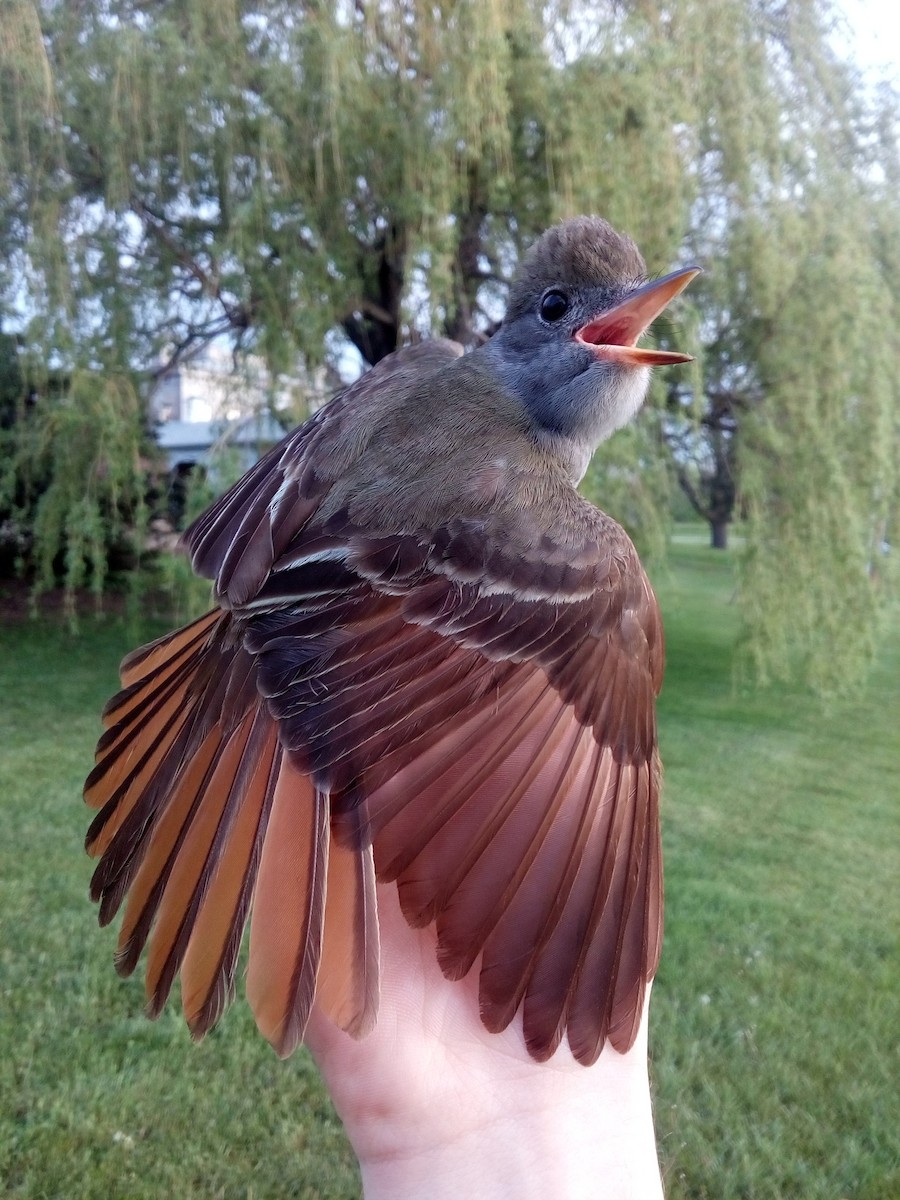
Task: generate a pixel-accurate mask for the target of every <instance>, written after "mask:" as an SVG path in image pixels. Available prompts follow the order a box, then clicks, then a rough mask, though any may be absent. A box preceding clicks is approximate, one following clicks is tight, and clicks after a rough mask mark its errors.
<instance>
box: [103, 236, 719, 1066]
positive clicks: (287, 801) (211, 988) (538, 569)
mask: <svg viewBox="0 0 900 1200" xmlns="http://www.w3.org/2000/svg"><path fill="white" fill-rule="evenodd" d="M697 273H698V268H696V267H687V268H684V269H680V270H676V271H674V272H673V273H671V274H669V275H666V276H664V277H662V278H655V279H649V278H648V275H647V271H646V267H645V264H644V261H643V259H642V257H641V255H640V252H639V251H638V249H637V246H636V245H635V243H634V242H633V241H632V240H631V238H630V237H627V236H625V235H623V234H619V233H617V232H616V231H615V230H614V229H613V228H612V226H611V225H610V224H609V223H608V222H606V221H605V220H603V219H602V218H599V217H577V218H570V219H568V220H565V221H563V222H562V223H560V224H558V225H556V226H554V227H552V228H551V229H549V230H547V231H546V232H545V233H544V234H543V235H542V236H541V237H540V238H539V239H537V241H536V242H535V243H534V244H533V245H532V246H531V248H530V250H529V251H528V252H527V253H526V254H525V256H524V257H523V259H522V262H521V265H520V268H519V271H518V274H517V275H516V277H515V278H514V280H513V282H512V284H511V287H510V291H509V296H508V304H507V308H506V312H505V315H504V318H503V320H502V322H501V324H500V326H499V328H498V330H497V331H496V333H495V334H494V335H493V336H492V337H490V338H489V340H487V341H486V342H485V343H484V344H482V345H481V346H479V347H478V348H476V349H475V350H473V351H470V352H468V353H464V352H463V350H462V347H460V346H459V345H457V344H455V343H452V342H449V341H446V340H442V339H434V340H432V341H423V342H420V343H418V344H415V345H412V346H409V347H407V348H405V349H402V350H399V351H397V352H395V353H394V354H392V355H390V356H388V357H387V358H385V359H383V360H382V361H381V362H379V363H378V364H377V365H376V366H374V367H373V368H372V369H370V370H369V371H368V372H367V373H365V374H364V375H363V376H362V377H361V378H360V379H358V380H357V381H356V382H354V383H352V384H351V385H349V386H348V387H346V389H345V390H344V391H342V392H341V393H339V394H338V395H337V396H336V397H334V398H333V399H332V400H331V401H330V402H329V403H328V404H326V405H325V406H324V407H323V408H321V409H320V410H319V411H318V412H317V413H315V414H314V415H313V416H312V417H311V418H310V419H309V420H308V421H306V422H305V423H304V424H302V425H301V426H299V427H298V428H297V429H295V430H294V431H293V432H291V433H289V434H288V435H287V436H286V437H285V438H284V439H283V441H281V442H280V443H279V444H278V445H276V446H275V447H274V448H273V449H271V450H270V451H269V452H268V453H267V454H265V455H264V456H263V457H262V458H261V459H260V460H259V461H258V462H257V463H256V464H255V465H254V466H253V467H251V469H250V470H249V471H248V472H247V473H246V474H245V475H244V477H243V478H242V479H240V480H239V481H238V482H237V483H236V484H235V485H234V486H233V487H232V488H231V489H230V490H229V491H228V492H226V493H225V494H224V495H223V496H222V497H221V498H220V499H218V500H217V501H215V502H214V503H213V504H212V506H211V507H210V508H209V509H208V510H207V511H206V512H205V513H204V514H203V515H201V516H200V517H199V518H198V519H197V520H196V521H195V522H194V523H193V524H192V525H191V526H190V527H189V529H188V530H187V531H186V533H185V534H184V535H183V544H184V548H185V549H186V551H187V553H188V554H189V556H190V560H191V563H192V565H193V568H194V570H195V571H196V572H197V573H198V574H199V575H200V576H201V577H204V578H207V579H210V580H211V581H212V583H213V595H214V601H215V602H214V606H213V607H212V608H211V610H210V611H209V612H207V613H206V614H205V615H203V616H201V617H200V618H199V619H197V620H195V621H193V622H192V623H190V624H188V625H186V626H184V627H183V628H181V629H178V630H176V631H175V632H172V633H170V634H168V635H167V636H164V637H162V638H160V639H158V640H157V641H154V642H151V643H150V644H149V645H147V646H144V647H142V648H140V649H138V650H136V651H134V652H133V653H131V654H130V655H129V656H128V657H126V658H125V659H124V661H123V663H122V665H121V670H120V676H121V690H120V691H119V692H118V693H117V694H116V695H115V696H113V698H112V699H111V700H110V701H109V703H108V704H107V706H106V708H105V710H104V713H103V721H104V726H105V729H104V732H103V735H102V737H101V738H100V741H99V743H98V746H97V751H96V756H95V765H94V768H93V770H92V771H91V773H90V775H89V776H88V778H87V782H86V785H85V799H86V801H87V803H88V804H89V805H90V806H92V807H93V808H95V809H98V810H99V811H98V812H97V814H96V816H95V818H94V819H93V821H92V823H91V825H90V829H89V831H88V834H87V838H86V847H87V850H88V852H89V853H90V854H91V855H92V856H94V857H96V858H98V859H99V862H98V863H97V866H96V869H95V871H94V874H93V878H92V881H91V896H92V898H93V900H95V901H96V902H98V903H99V920H100V923H101V924H102V925H106V924H108V923H109V922H110V921H111V920H112V919H113V918H114V917H115V916H116V914H117V913H118V912H119V911H120V910H124V911H123V915H122V920H121V924H120V929H119V935H118V944H117V950H116V967H117V969H118V970H119V972H120V973H121V974H123V975H129V974H131V973H132V972H133V971H134V970H135V969H136V967H137V965H138V962H139V960H140V958H141V956H142V954H143V953H144V951H145V950H146V969H145V984H146V993H147V1011H148V1014H149V1015H150V1016H151V1017H154V1016H157V1015H159V1013H160V1012H161V1010H162V1008H163V1006H164V1004H165V1003H166V1000H167V997H168V996H169V993H170V990H171V988H172V986H173V982H174V980H175V978H176V976H177V975H179V974H180V986H181V999H182V1007H183V1010H184V1015H185V1018H186V1020H187V1024H188V1026H189V1028H190V1031H191V1033H192V1034H193V1036H194V1037H196V1038H200V1037H202V1036H203V1035H204V1034H205V1033H206V1032H207V1031H208V1030H209V1029H210V1028H212V1026H213V1025H215V1023H216V1022H217V1021H218V1019H219V1018H220V1016H221V1014H222V1012H223V1011H224V1009H225V1008H226V1006H227V1005H228V1004H229V1003H230V1001H231V1000H232V998H233V996H234V992H235V977H236V974H237V968H238V962H239V959H240V951H241V946H242V941H243V935H244V931H245V927H246V926H247V925H248V924H249V926H250V929H249V951H248V953H247V965H246V994H247V998H248V1000H249V1003H250V1006H251V1008H252V1011H253V1014H254V1017H255V1020H256V1024H257V1026H258V1028H259V1030H260V1031H261V1033H262V1034H263V1035H264V1036H265V1037H266V1038H267V1039H268V1040H269V1042H270V1043H271V1044H272V1046H273V1047H274V1049H275V1051H276V1052H277V1053H278V1054H279V1055H280V1056H282V1057H285V1056H287V1055H289V1054H290V1053H291V1052H292V1051H293V1050H294V1049H295V1048H296V1047H297V1045H298V1044H299V1043H300V1042H301V1041H302V1040H303V1036H304V1031H305V1030H306V1026H307V1022H308V1020H309V1017H310V1013H311V1011H312V1009H313V1006H314V1005H315V1006H316V1007H317V1009H318V1010H320V1011H321V1012H323V1013H324V1014H325V1015H326V1016H327V1017H328V1018H329V1019H330V1020H332V1021H333V1022H335V1024H336V1025H337V1026H339V1027H340V1028H341V1029H343V1030H345V1031H347V1033H349V1034H350V1035H352V1036H354V1037H357V1038H359V1037H363V1036H365V1034H366V1033H368V1032H369V1031H371V1029H372V1028H373V1026H374V1024H375V1022H376V1020H377V1013H378V998H379V961H380V951H379V921H378V907H377V893H376V881H379V883H388V884H393V885H395V886H396V888H397V890H398V894H399V901H400V906H401V909H402V912H403V914H404V916H405V918H406V920H407V921H408V922H409V924H410V925H411V926H413V927H415V928H422V927H429V926H430V927H432V928H433V931H434V946H435V953H436V955H437V960H438V962H439V964H440V967H441V970H442V971H443V973H444V975H445V976H446V977H447V978H448V979H451V980H459V979H462V978H464V977H465V976H467V975H469V973H470V972H473V971H476V972H477V973H478V997H479V1010H480V1018H481V1020H482V1022H483V1023H484V1025H485V1027H486V1028H487V1029H488V1030H489V1031H492V1032H499V1031H502V1030H504V1029H505V1028H506V1027H507V1026H509V1025H510V1023H511V1022H512V1021H513V1019H514V1017H516V1016H517V1014H520V1015H521V1028H522V1034H523V1037H524V1043H525V1046H526V1048H527V1051H528V1054H529V1055H530V1056H531V1057H532V1058H533V1059H535V1060H537V1061H538V1062H543V1061H546V1060H547V1059H549V1058H550V1057H551V1055H553V1054H554V1053H555V1052H556V1050H557V1049H558V1048H559V1046H560V1045H561V1044H562V1043H563V1041H564V1040H567V1042H568V1045H569V1049H570V1051H571V1054H572V1055H573V1056H574V1058H575V1059H577V1060H578V1061H579V1062H581V1063H583V1064H585V1065H590V1064H591V1063H593V1062H595V1061H596V1059H597V1058H598V1056H599V1054H600V1052H601V1050H602V1049H603V1047H604V1045H605V1044H606V1043H607V1042H608V1043H610V1044H611V1045H612V1046H613V1047H614V1048H615V1049H616V1050H618V1051H620V1052H623V1053H624V1052H625V1051H626V1050H627V1049H628V1048H630V1046H631V1045H632V1044H633V1043H634V1040H635V1038H636V1035H637V1031H638V1026H639V1023H640V1019H641V1013H642V1007H643V1002H644V997H645V993H646V989H647V986H648V983H649V981H650V980H652V978H653V976H654V973H655V971H656V969H657V965H658V962H659V956H660V946H661V937H662V907H663V886H662V861H661V845H660V826H659V791H660V772H661V768H660V762H659V753H658V746H657V731H656V716H655V705H656V697H657V694H658V692H659V690H660V687H661V684H662V678H663V666H664V641H663V629H662V622H661V616H660V610H659V606H658V603H657V600H656V598H655V595H654V593H653V590H652V588H651V585H650V583H649V581H648V578H647V575H646V573H645V571H644V569H643V567H642V565H641V563H640V560H639V558H638V555H637V552H636V550H635V548H634V546H633V544H632V542H631V541H630V539H629V537H628V536H627V534H626V533H625V531H624V530H623V529H622V528H621V526H620V525H618V524H617V523H616V522H615V521H614V520H613V519H612V518H611V517H609V516H608V515H606V514H605V513H603V512H602V511H600V510H599V509H598V508H595V507H594V506H593V505H592V504H590V503H589V502H588V501H587V500H586V499H585V498H584V497H583V496H582V495H581V494H580V493H579V491H578V490H577V485H578V483H579V481H580V480H581V478H582V477H583V475H584V473H585V471H586V469H587V466H588V464H589V462H590V459H591V456H592V454H593V453H594V451H595V450H596V448H597V446H598V445H599V444H600V443H601V442H602V441H603V440H604V439H606V438H608V437H609V436H610V435H611V434H612V433H613V432H614V431H615V430H616V429H618V428H619V427H621V426H622V425H624V424H625V423H626V422H627V421H629V420H630V419H631V418H632V417H634V416H635V414H636V413H637V411H638V410H639V408H640V407H641V405H642V403H643V402H644V399H645V397H646V394H647V390H648V384H649V379H650V374H651V368H652V367H654V366H663V365H669V364H678V363H684V362H688V361H690V355H687V354H683V353H678V352H675V351H670V350H663V349H656V348H650V347H640V346H638V344H637V343H638V341H639V339H640V338H641V336H642V335H643V334H644V333H645V331H646V330H647V328H648V327H649V325H650V324H651V322H652V321H653V320H654V319H655V318H656V317H657V316H658V315H659V313H660V312H661V311H662V310H663V309H664V308H665V307H666V306H667V305H668V304H669V302H670V301H671V300H673V299H674V297H675V296H677V295H678V294H679V293H680V292H681V291H682V290H683V289H684V288H685V287H686V286H687V285H688V283H690V281H691V280H692V279H693V278H694V276H695V275H696V274H697Z"/></svg>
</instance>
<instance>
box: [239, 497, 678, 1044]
mask: <svg viewBox="0 0 900 1200" xmlns="http://www.w3.org/2000/svg"><path fill="white" fill-rule="evenodd" d="M598 516H599V514H598ZM610 527H611V528H610ZM616 528H617V527H615V526H613V525H612V523H611V522H610V523H609V524H608V525H606V526H605V527H604V528H603V529H602V530H598V534H601V533H602V543H603V548H602V549H601V548H599V547H598V546H597V545H596V544H595V545H594V546H589V545H586V544H585V545H582V546H581V547H580V548H579V549H578V551H577V552H574V551H572V549H571V548H568V549H566V548H564V547H563V546H561V545H559V544H558V543H557V542H555V541H554V540H553V538H552V537H551V536H550V535H548V534H547V533H546V532H543V531H541V530H540V529H538V528H536V527H534V526H533V524H531V523H530V520H529V516H528V514H522V515H520V518H519V522H518V526H517V527H516V528H510V526H509V523H508V522H505V523H504V524H503V526H502V528H500V527H498V526H496V525H492V524H491V523H490V522H489V521H484V520H481V521H466V520H463V519H459V520H452V521H450V522H449V523H448V524H447V525H445V526H444V527H443V528H441V529H438V530H433V531H431V532H430V534H429V535H423V534H419V535H415V534H405V535H381V536H378V535H372V534H368V533H366V532H364V531H363V530H360V529H356V528H353V527H352V526H350V525H348V524H344V525H343V526H342V525H341V519H340V517H338V518H337V519H334V518H332V519H331V520H329V522H328V524H327V529H325V530H320V529H317V528H316V526H315V522H312V523H311V527H310V528H309V529H308V530H307V531H306V534H305V535H304V536H301V537H299V538H296V539H295V540H294V542H293V543H292V545H291V549H290V552H289V553H287V554H285V555H284V556H283V557H282V559H281V560H279V561H278V562H277V563H276V564H275V565H274V567H273V569H272V571H271V572H270V574H269V576H268V577H267V579H266V581H265V582H264V584H263V585H262V587H261V588H260V589H259V591H258V592H257V594H256V595H255V596H254V598H253V600H252V602H251V603H250V605H248V606H247V607H246V608H245V609H244V610H243V612H242V613H241V622H242V624H243V627H244V630H245V634H244V645H245V647H246V649H247V650H248V651H249V652H250V654H251V655H253V656H254V658H255V660H256V662H257V672H258V674H257V680H258V686H259V688H260V691H261V693H262V695H263V696H264V697H265V698H266V701H267V704H268V708H269V711H270V712H271V713H272V715H273V716H274V717H275V718H276V719H277V721H278V724H279V729H280V737H281V741H282V744H283V745H284V746H285V747H286V748H287V750H288V752H289V754H290V757H291V760H292V762H293V763H294V764H295V766H296V767H297V768H298V769H299V770H300V771H301V772H303V773H305V774H308V775H309V776H310V777H311V778H312V779H313V781H314V783H315V785H316V787H317V789H319V790H320V791H321V792H323V793H327V794H328V795H329V796H330V800H331V811H332V828H333V830H334V831H335V833H336V835H337V837H338V840H339V841H340V842H341V843H342V844H344V845H345V846H348V847H353V846H358V845H367V844H368V843H369V842H370V841H371V843H372V844H373V846H374V853H375V868H376V872H377V874H378V876H379V878H382V879H386V880H397V882H398V886H399V891H400V899H401V904H402V907H403V910H404V912H405V914H406V916H407V918H408V919H409V921H410V922H411V923H412V924H414V925H426V924H429V923H431V922H434V923H435V924H436V928H437V936H438V956H439V960H440V963H441V966H442V968H443V970H444V972H445V973H446V974H447V975H448V976H450V977H453V978H458V977H461V976H462V975H464V974H466V973H467V972H468V970H469V969H470V968H471V967H472V966H473V964H474V962H475V960H476V959H477V958H478V956H479V955H480V956H481V968H480V970H481V978H480V996H481V1007H482V1015H483V1018H484V1021H485V1023H486V1024H487V1026H488V1027H489V1028H491V1029H493V1030H499V1029H502V1028H503V1027H505V1025H507V1024H508V1023H509V1022H510V1021H511V1020H512V1018H513V1016H514V1015H515V1013H516V1011H517V1010H518V1009H519V1007H520V1006H521V1007H522V1009H523V1014H524V1027H525V1036H526V1040H527V1043H528V1047H529V1050H530V1052H531V1053H532V1054H533V1055H534V1056H535V1057H537V1058H544V1057H547V1056H548V1055H549V1054H551V1053H552V1052H553V1050H554V1049H555V1048H556V1046H557V1044H558V1043H559V1040H560V1038H561V1036H562V1034H563V1032H566V1033H567V1034H568V1038H569V1042H570V1045H571V1047H572V1050H573V1053H574V1054H575V1055H576V1056H577V1057H578V1058H579V1059H581V1060H582V1061H584V1062H591V1061H593V1060H594V1059H595V1058H596V1056H597V1055H598V1054H599V1052H600V1050H601V1049H602V1046H603V1043H604V1041H605V1040H606V1038H607V1037H608V1038H609V1039H610V1040H611V1041H612V1043H613V1045H615V1046H616V1047H617V1048H619V1049H625V1048H627V1047H628V1046H630V1045H631V1044H632V1042H633V1040H634V1037H635V1036H636V1032H637V1027H638V1023H639V1019H640V1014H641V1011H642V1005H643V998H644V992H645V987H646V982H647V980H648V979H650V978H651V977H652V975H653V973H654V971H655V968H656V965H657V961H658V955H659V945H660V930H661V908H662V889H661V859H660V846H659V823H658V792H659V769H658V762H657V756H656V732H655V718H654V701H655V693H656V690H657V688H658V683H659V679H660V675H661V668H662V634H661V628H660V623H659V614H658V609H657V606H656V602H655V598H654V597H653V593H652V591H651V590H650V587H649V584H648V583H647V580H646V577H645V576H644V573H643V571H642V570H641V568H640V565H639V563H638V561H637V558H636V555H635V554H634V551H633V550H632V549H631V547H630V543H628V542H627V539H626V538H625V537H624V535H623V534H621V531H619V536H618V537H613V531H614V530H615V529H616ZM611 537H613V541H612V544H611V541H610V539H611Z"/></svg>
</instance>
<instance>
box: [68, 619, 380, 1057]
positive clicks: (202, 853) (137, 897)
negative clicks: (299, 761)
mask: <svg viewBox="0 0 900 1200" xmlns="http://www.w3.org/2000/svg"><path fill="white" fill-rule="evenodd" d="M121 678H122V685H123V690H122V691H121V692H119V693H118V695H116V696H114V697H113V699H112V700H111V701H110V702H109V704H108V705H107V706H106V709H105V711H104V724H105V726H106V731H105V733H104V734H103V736H102V738H101V739H100V742H99V745H98V747H97V754H96V765H95V767H94V769H93V771H92V772H91V774H90V776H89V777H88V780H87V783H86V786H85V799H86V801H87V803H88V804H89V805H91V807H93V808H97V809H99V810H100V811H99V812H98V814H97V816H96V818H95V819H94V821H93V823H92V825H91V827H90V829H89V831H88V835H87V842H86V844H87V849H88V852H89V853H90V854H92V855H94V856H97V857H99V858H100V862H99V864H98V866H97V869H96V871H95V873H94V877H93V880H92V883H91V895H92V897H93V899H94V900H97V901H99V904H100V922H101V924H103V925H105V924H107V923H108V922H109V921H111V920H112V918H113V917H114V916H115V914H116V912H117V911H118V909H119V907H120V906H121V904H122V902H123V900H124V901H125V911H124V916H123V919H122V926H121V930H120V934H119V943H118V950H117V955H116V966H117V968H118V970H119V971H120V973H121V974H123V975H129V974H131V972H132V971H133V970H134V969H135V967H136V965H137V962H138V959H139V958H140V955H141V952H142V951H143V949H144V946H145V945H147V943H148V942H149V950H148V955H147V971H146V987H147V996H148V1010H149V1012H150V1014H151V1015H153V1016H155V1015H158V1013H159V1012H160V1011H161V1009H162V1007H163V1005H164V1004H165V1001H166V998H167V996H168V994H169V991H170V989H171V986H172V983H173V981H174V978H175V975H176V974H178V973H179V972H180V974H181V994H182V1004H183V1007H184V1012H185V1017H186V1018H187V1021H188V1024H189V1026H190V1028H191V1031H192V1033H193V1034H194V1036H196V1037H202V1035H203V1034H204V1033H206V1031H207V1030H208V1029H210V1028H211V1027H212V1026H213V1025H214V1024H215V1023H216V1021H217V1020H218V1019H219V1017H220V1015H221V1014H222V1012H223V1010H224V1009H225V1007H226V1006H227V1004H228V1003H229V1001H230V1000H231V998H232V995H233V991H234V985H233V981H234V975H235V969H236V964H237V960H238V954H239V950H240V945H241V939H242V934H243V930H244V927H245V925H246V923H247V919H248V916H249V915H250V912H251V909H252V919H251V930H250V952H249V965H248V976H247V994H248V998H249V1000H250V1003H251V1006H252V1008H253V1011H254V1015H255V1017H256V1021H257V1024H258V1025H259V1028H260V1030H261V1031H262V1033H263V1034H264V1035H265V1036H266V1037H267V1038H268V1039H269V1041H270V1042H271V1043H272V1044H273V1046H274V1047H275V1049H276V1050H277V1051H278V1053H279V1054H281V1055H287V1054H290V1052H291V1051H292V1050H293V1049H294V1048H295V1047H296V1045H297V1043H298V1042H299V1041H300V1040H301V1038H302V1037H303V1032H304V1029H305V1027H306V1022H307V1019H308V1017H309V1013H310V1009H311V1007H312V1005H313V1003H314V1002H317V1003H318V1004H319V1005H320V1006H321V1008H322V1009H323V1010H324V1011H325V1012H326V1013H327V1014H328V1015H329V1016H330V1017H331V1018H332V1019H333V1020H335V1021H336V1022H337V1023H338V1024H339V1025H340V1026H341V1027H342V1028H344V1029H346V1030H348V1032H351V1033H353V1034H354V1035H357V1036H359V1035H361V1034H363V1033H365V1032H366V1031H367V1030H368V1029H370V1028H371V1026H372V1024H373V1023H374V1020H375V1015H376V1010H377V1000H378V923H377V913H376V907H375V877H374V869H373V865H372V853H371V849H370V848H368V847H367V848H363V849H357V848H347V847H344V846H341V845H339V844H337V843H336V842H335V841H334V840H333V839H332V838H331V833H330V821H329V804H328V797H327V796H326V795H324V794H323V793H321V792H319V791H317V790H316V788H315V787H314V785H313V783H312V781H311V780H310V779H309V777H308V776H307V775H305V774H304V773H302V772H301V771H299V770H298V769H297V768H296V767H295V766H294V765H293V764H292V763H291V761H290V759H289V757H288V755H287V753H286V751H285V750H284V749H283V748H282V746H281V744H280V742H279V740H278V731H277V726H276V724H275V722H274V720H273V719H272V717H271V716H270V714H269V712H268V710H267V708H266V705H265V702H264V701H263V700H262V699H261V698H260V696H259V694H258V692H257V688H256V670H255V665H254V661H253V659H252V657H251V656H250V655H249V654H247V652H246V651H245V650H244V649H243V646H242V645H241V643H240V640H239V639H237V638H236V637H235V636H234V632H233V627H232V622H231V618H230V616H229V615H228V614H227V613H223V612H221V611H219V610H215V611H213V612H210V613H207V614H206V615H205V616H203V617H201V618H199V620H197V621H194V622H193V623H192V624H190V625H187V626H185V627H184V628H183V629H180V630H177V631H176V632H175V633H172V634H169V635H168V636H167V637H164V638H161V639H160V640H159V641H156V642H153V643H151V644H150V645H148V646H145V647H143V648H141V649H140V650H137V651H135V652H134V653H133V654H131V655H129V656H128V658H126V659H125V661H124V662H123V663H122V668H121Z"/></svg>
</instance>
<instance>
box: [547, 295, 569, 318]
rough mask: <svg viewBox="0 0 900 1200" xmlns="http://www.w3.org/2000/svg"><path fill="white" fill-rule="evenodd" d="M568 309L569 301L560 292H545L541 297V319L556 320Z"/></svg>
mask: <svg viewBox="0 0 900 1200" xmlns="http://www.w3.org/2000/svg"><path fill="white" fill-rule="evenodd" d="M568 310H569V301H568V300H567V299H566V297H565V296H564V295H563V294H562V292H547V294H546V295H545V296H543V297H542V299H541V320H543V321H558V320H560V318H561V317H564V316H565V315H566V313H567V312H568Z"/></svg>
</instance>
